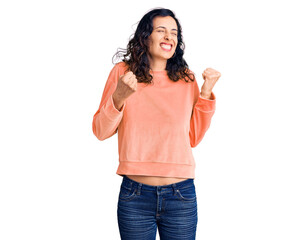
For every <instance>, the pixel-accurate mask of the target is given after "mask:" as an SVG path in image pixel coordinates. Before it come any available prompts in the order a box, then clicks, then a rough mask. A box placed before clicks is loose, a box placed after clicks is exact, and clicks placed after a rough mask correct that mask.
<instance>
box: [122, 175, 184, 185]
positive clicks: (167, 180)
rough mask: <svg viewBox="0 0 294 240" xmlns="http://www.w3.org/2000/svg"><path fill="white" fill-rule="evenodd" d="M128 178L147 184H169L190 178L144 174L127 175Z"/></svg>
mask: <svg viewBox="0 0 294 240" xmlns="http://www.w3.org/2000/svg"><path fill="white" fill-rule="evenodd" d="M126 176H127V177H128V178H130V179H132V180H134V181H136V182H140V183H143V184H147V185H152V186H159V185H169V184H173V183H177V182H181V181H184V180H187V179H188V178H173V177H154V176H142V175H126Z"/></svg>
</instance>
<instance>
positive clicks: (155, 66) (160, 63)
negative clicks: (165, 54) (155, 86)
mask: <svg viewBox="0 0 294 240" xmlns="http://www.w3.org/2000/svg"><path fill="white" fill-rule="evenodd" d="M166 62H167V60H166V59H152V58H150V57H149V63H150V68H151V70H152V71H164V70H165V68H166Z"/></svg>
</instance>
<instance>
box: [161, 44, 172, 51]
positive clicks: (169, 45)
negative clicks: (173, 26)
mask: <svg viewBox="0 0 294 240" xmlns="http://www.w3.org/2000/svg"><path fill="white" fill-rule="evenodd" d="M160 47H161V48H162V49H163V50H164V51H168V52H169V51H170V50H171V49H172V45H171V44H165V43H161V44H160Z"/></svg>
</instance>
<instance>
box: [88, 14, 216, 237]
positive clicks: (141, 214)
mask: <svg viewBox="0 0 294 240" xmlns="http://www.w3.org/2000/svg"><path fill="white" fill-rule="evenodd" d="M121 53H122V52H121V51H118V52H117V53H116V54H115V55H116V56H118V57H123V60H122V61H121V62H119V63H117V64H116V65H115V66H114V67H113V69H112V70H111V72H110V74H109V77H108V79H107V82H106V85H105V88H104V91H103V95H102V99H101V102H100V106H99V109H98V111H97V112H96V113H95V114H94V117H93V123H92V127H93V133H94V134H95V136H96V137H97V138H98V139H99V140H104V139H107V138H109V137H111V136H113V135H114V134H115V133H116V132H118V152H119V166H118V169H117V172H116V173H117V174H118V175H120V176H122V177H123V179H122V184H121V188H120V193H119V199H118V209H117V214H118V225H119V230H120V235H121V239H127V240H131V239H155V236H156V230H157V226H158V229H159V234H160V238H161V239H169V240H171V239H181V240H183V239H195V236H196V225H197V221H198V217H197V201H196V191H195V185H194V177H195V161H194V158H193V155H192V150H191V147H196V145H198V143H199V142H200V141H201V140H202V138H203V136H204V134H205V132H206V131H207V129H208V128H209V126H210V122H211V118H212V116H213V114H214V112H215V95H214V93H213V92H212V89H213V87H214V85H215V83H216V81H217V80H218V79H219V77H220V76H221V75H220V73H219V72H218V71H216V70H214V69H212V68H207V69H206V70H205V71H204V72H203V74H202V76H203V78H204V84H203V85H202V87H201V92H200V93H199V88H198V85H197V82H196V79H195V76H194V74H193V72H192V71H191V70H189V68H188V64H187V63H186V61H185V60H184V58H183V54H184V43H183V40H182V29H181V26H180V23H179V21H178V20H177V18H176V17H175V15H174V13H173V12H172V11H170V10H169V9H162V8H158V9H153V10H151V11H150V12H148V13H146V14H145V15H144V16H143V18H142V19H141V20H140V22H139V24H138V26H137V29H136V31H135V34H134V36H133V38H132V39H131V40H130V41H129V43H128V46H127V49H126V51H125V52H124V54H121Z"/></svg>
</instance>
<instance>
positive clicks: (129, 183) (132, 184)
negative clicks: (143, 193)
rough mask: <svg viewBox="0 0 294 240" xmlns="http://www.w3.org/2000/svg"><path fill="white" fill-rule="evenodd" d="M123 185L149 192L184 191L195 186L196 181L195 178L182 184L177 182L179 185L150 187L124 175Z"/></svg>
mask: <svg viewBox="0 0 294 240" xmlns="http://www.w3.org/2000/svg"><path fill="white" fill-rule="evenodd" d="M122 184H123V185H124V186H126V187H129V188H132V187H135V188H139V189H142V190H149V191H155V192H156V191H158V190H164V189H169V188H171V189H174V190H175V189H179V188H181V189H183V188H186V187H190V186H193V185H194V179H193V178H189V179H186V180H183V181H181V182H177V183H172V184H168V185H159V186H152V185H148V184H144V183H140V182H137V181H134V180H132V179H130V178H128V177H127V176H126V175H123V181H122Z"/></svg>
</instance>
